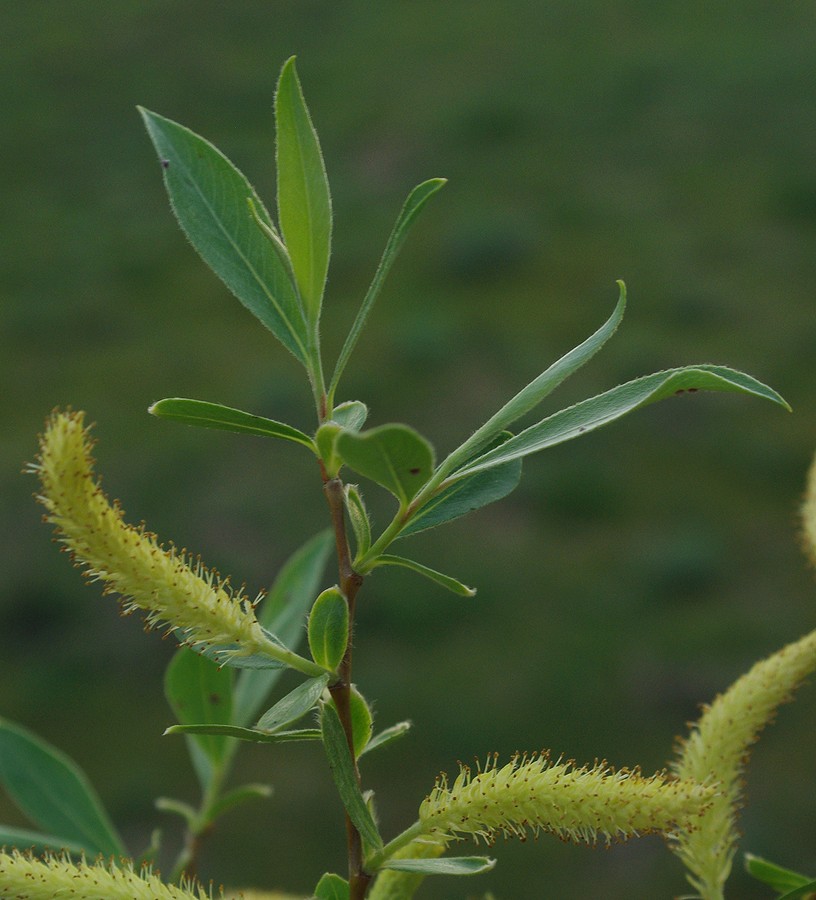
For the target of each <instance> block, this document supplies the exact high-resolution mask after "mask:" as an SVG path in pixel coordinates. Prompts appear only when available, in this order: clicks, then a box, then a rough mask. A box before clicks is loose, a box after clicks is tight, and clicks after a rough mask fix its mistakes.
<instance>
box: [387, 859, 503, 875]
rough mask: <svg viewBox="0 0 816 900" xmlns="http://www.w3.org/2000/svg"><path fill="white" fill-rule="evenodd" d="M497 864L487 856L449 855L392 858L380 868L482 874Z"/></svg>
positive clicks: (440, 873)
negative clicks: (430, 857) (432, 857)
mask: <svg viewBox="0 0 816 900" xmlns="http://www.w3.org/2000/svg"><path fill="white" fill-rule="evenodd" d="M495 865H496V860H495V859H490V858H489V857H487V856H447V857H441V858H440V859H390V860H388V861H387V862H384V863H383V864H382V866H381V867H380V868H383V869H393V870H394V871H396V872H413V873H416V874H418V875H481V874H482V873H483V872H489V871H490V870H491V869H492V868H493V867H494V866H495Z"/></svg>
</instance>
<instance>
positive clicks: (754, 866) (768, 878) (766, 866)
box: [745, 853, 811, 894]
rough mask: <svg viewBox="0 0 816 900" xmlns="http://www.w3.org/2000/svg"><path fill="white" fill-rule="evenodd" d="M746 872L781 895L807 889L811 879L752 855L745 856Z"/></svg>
mask: <svg viewBox="0 0 816 900" xmlns="http://www.w3.org/2000/svg"><path fill="white" fill-rule="evenodd" d="M745 870H746V872H748V874H749V875H751V876H752V877H754V878H756V879H757V881H761V882H763V884H767V885H769V886H770V887H772V888H773V889H774V890H775V891H778V892H779V893H780V894H781V893H785V892H787V891H792V890H798V889H799V888H803V887H807V886H808V884H810V883H811V879H810V878H808V877H807V876H806V875H802V874H800V873H799V872H794V871H792V870H791V869H784V868H783V867H782V866H778V865H777V864H776V863H772V862H769V861H768V860H767V859H762V858H761V857H759V856H754V855H753V854H752V853H746V854H745Z"/></svg>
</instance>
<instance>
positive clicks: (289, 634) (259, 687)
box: [233, 530, 334, 725]
mask: <svg viewBox="0 0 816 900" xmlns="http://www.w3.org/2000/svg"><path fill="white" fill-rule="evenodd" d="M333 549H334V534H333V533H332V532H331V531H330V530H327V531H323V532H321V533H320V534H318V535H317V536H316V537H314V538H312V539H311V540H310V541H308V542H307V543H306V544H304V546H303V547H301V548H300V549H299V550H298V551H297V552H296V553H294V554H293V555H292V556H291V557H290V558H289V560H288V561H287V562H286V563H285V564H284V566H283V568H282V569H281V570H280V572H279V573H278V576H277V578H276V579H275V583H274V584H273V585H272V589H271V590H270V592H269V594H268V595H267V597H266V599H265V600H264V601H262V603H261V604H260V606H259V607H258V608H257V610H256V613H257V616H258V620H259V621H260V623H261V624H262V625H264V626H266V627H267V628H269V629H270V630H271V631H273V632H274V633H275V634H277V635H278V636H279V638H280V639H281V640H282V641H283V642H284V643H285V644H286V646H287V647H293V648H296V647H297V646H298V643H299V641H301V640H302V639H303V618H304V616H305V615H306V611H307V610H308V608H309V605H310V604H311V602H312V599H313V598H314V596H315V594H316V593H317V590H318V587H319V585H320V581H321V579H322V578H323V572H324V570H325V568H326V563H327V561H328V559H329V556H330V555H331V553H332V550H333ZM282 672H283V669H266V670H261V669H256V670H250V669H244V670H243V671H242V672H241V673H240V674H239V676H238V681H237V683H236V685H235V693H234V695H233V718H234V720H235V723H236V724H237V725H248V724H249V723H250V722H251V721H252V720H253V719H254V718H255V716H256V715H257V713H258V711H259V710H260V709H261V708H262V707H263V705H264V703H265V702H266V698H267V697H268V696H269V693H270V691H271V690H272V688H273V687H274V686H275V683H276V682H277V680H278V678H280V676H281V674H282Z"/></svg>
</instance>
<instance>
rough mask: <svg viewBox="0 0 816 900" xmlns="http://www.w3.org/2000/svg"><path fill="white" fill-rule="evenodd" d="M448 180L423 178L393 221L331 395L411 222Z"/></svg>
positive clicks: (334, 378) (333, 377) (353, 327)
mask: <svg viewBox="0 0 816 900" xmlns="http://www.w3.org/2000/svg"><path fill="white" fill-rule="evenodd" d="M445 184H446V179H444V178H431V179H429V180H428V181H423V182H422V184H418V185H417V186H416V187H415V188H414V189H413V190H412V191H411V193H410V194H409V195H408V198H407V199H406V201H405V203H404V204H403V207H402V210H401V211H400V214H399V216H398V217H397V221H396V224H395V225H394V229H393V231H392V232H391V235H390V237H389V238H388V243H387V244H386V245H385V250H384V251H383V255H382V259H380V264H379V265H378V266H377V271H376V272H375V273H374V279H373V281H372V282H371V286H370V287H369V289H368V291H367V293H366V295H365V297H364V298H363V303H362V305H361V307H360V310H359V312H358V313H357V317H356V318H355V320H354V324H353V325H352V326H351V330H350V331H349V333H348V337H347V338H346V341H345V343H344V344H343V349H342V350H341V351H340V356H339V357H338V359H337V365H336V366H335V369H334V375H333V376H332V381H331V387H330V388H329V396H330V397H333V396H334V392H335V391H336V390H337V385H338V382H339V381H340V376H341V375H342V374H343V370H344V369H345V368H346V364H347V363H348V361H349V358H350V357H351V353H352V351H353V350H354V347H355V345H356V344H357V340H358V338H359V337H360V332H361V331H362V330H363V326H364V325H365V322H366V319H367V318H368V314H369V313H370V312H371V308H372V307H373V306H374V301H375V300H376V299H377V297H378V296H379V293H380V289H381V288H382V286H383V283H384V282H385V276H386V275H387V274H388V272H389V270H390V269H391V266H392V265H393V263H394V260H395V259H396V258H397V253H398V252H399V249H400V247H401V246H402V243H403V241H404V240H405V238H406V237H407V235H408V231H409V230H410V228H411V225H413V223H414V220H415V219H416V217H417V216H418V215H419V213H420V211H421V210H422V208H423V207H424V206H425V204H426V203H427V202H428V200H430V198H431V197H432V196H433V195H434V194H435V193H436V192H437V191H438V190H439V189H440V188H441V187H443V186H444V185H445Z"/></svg>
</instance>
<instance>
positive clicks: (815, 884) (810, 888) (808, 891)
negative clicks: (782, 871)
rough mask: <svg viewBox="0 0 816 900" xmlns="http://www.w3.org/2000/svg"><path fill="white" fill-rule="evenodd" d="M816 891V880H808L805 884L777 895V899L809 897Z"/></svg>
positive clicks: (791, 899)
mask: <svg viewBox="0 0 816 900" xmlns="http://www.w3.org/2000/svg"><path fill="white" fill-rule="evenodd" d="M814 891H816V881H808V882H807V884H803V885H800V886H799V887H798V888H796V889H795V890H793V891H790V892H789V893H787V894H783V895H782V896H781V897H777V900H799V898H805V897H807V898H809V897H810V896H811V895H812V894H813V892H814Z"/></svg>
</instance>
